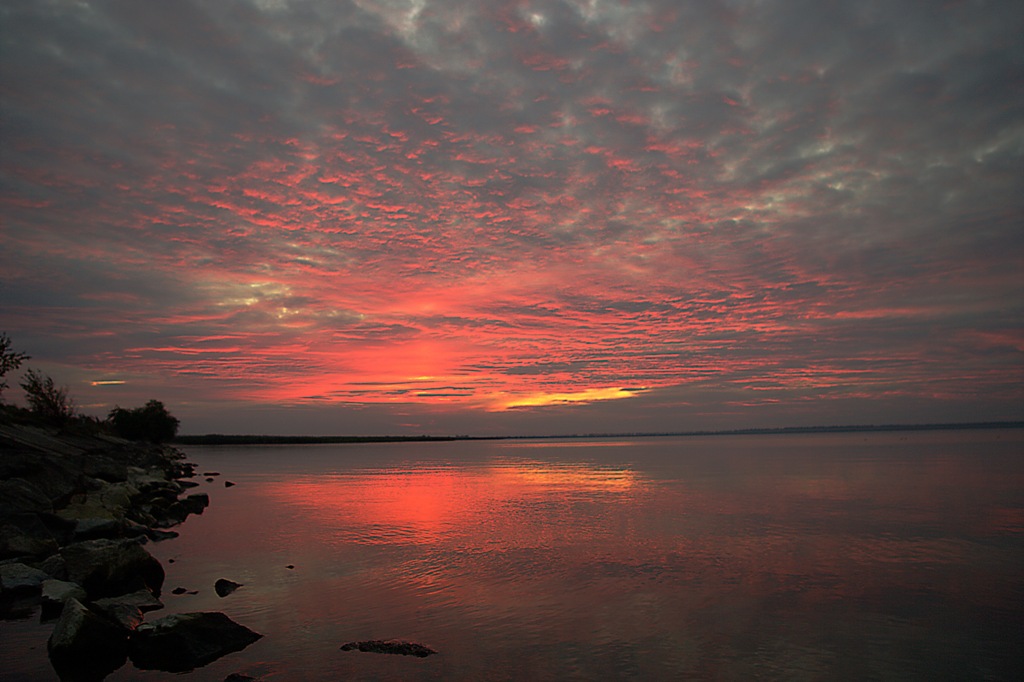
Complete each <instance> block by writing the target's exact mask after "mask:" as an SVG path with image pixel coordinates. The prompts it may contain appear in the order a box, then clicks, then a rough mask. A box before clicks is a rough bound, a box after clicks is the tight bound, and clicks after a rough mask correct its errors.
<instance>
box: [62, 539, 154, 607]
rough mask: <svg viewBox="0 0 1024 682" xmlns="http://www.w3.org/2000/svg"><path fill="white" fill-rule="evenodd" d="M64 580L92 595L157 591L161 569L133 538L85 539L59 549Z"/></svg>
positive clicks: (102, 595)
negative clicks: (64, 565) (64, 567)
mask: <svg viewBox="0 0 1024 682" xmlns="http://www.w3.org/2000/svg"><path fill="white" fill-rule="evenodd" d="M60 553H61V556H63V557H64V561H65V563H66V565H67V577H68V580H71V581H72V582H76V583H78V584H79V585H81V586H82V587H84V588H85V591H86V592H87V593H88V594H89V596H90V597H92V598H98V597H112V596H117V595H119V594H125V593H127V592H135V591H137V590H140V589H143V588H145V589H148V590H149V591H150V592H152V593H153V594H155V595H159V594H160V588H161V587H162V586H163V582H164V568H163V566H161V565H160V562H159V561H157V560H156V559H154V558H153V557H152V556H151V555H150V554H149V552H147V551H146V550H145V549H144V548H143V547H142V545H140V544H139V543H138V542H136V541H135V540H109V539H100V540H86V541H85V542H76V543H74V544H71V545H68V546H67V547H65V548H63V549H62V550H61V552H60Z"/></svg>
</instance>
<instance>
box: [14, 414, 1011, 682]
mask: <svg viewBox="0 0 1024 682" xmlns="http://www.w3.org/2000/svg"><path fill="white" fill-rule="evenodd" d="M186 451H187V452H188V454H189V456H190V459H191V460H192V461H195V462H196V463H197V464H198V466H199V471H218V472H220V475H219V476H217V477H215V480H214V482H213V483H206V482H204V483H203V484H202V486H201V487H200V488H198V490H200V491H204V490H205V491H208V492H209V493H210V497H211V506H210V507H209V509H207V511H206V512H205V513H204V514H203V515H202V516H199V517H190V519H189V520H188V521H187V522H186V523H185V524H184V525H183V526H182V527H181V528H179V530H180V531H181V537H180V538H177V539H174V540H169V541H165V542H162V543H156V544H151V545H150V551H151V552H152V553H153V554H154V555H155V556H156V557H157V558H158V559H160V560H161V561H162V562H163V564H164V567H165V569H166V570H167V581H166V583H165V585H164V602H165V604H166V605H167V608H166V609H164V610H163V611H158V612H154V613H152V614H150V618H155V617H158V616H161V615H166V614H168V613H174V612H184V611H207V610H215V611H224V612H225V613H227V614H228V615H229V616H231V617H232V618H233V619H235V620H236V621H238V622H240V623H242V624H244V625H246V626H248V627H250V628H252V629H254V630H256V631H257V632H260V633H262V634H264V635H265V637H264V638H263V639H261V640H260V641H258V642H256V643H255V644H253V645H251V646H250V647H249V648H247V649H245V650H244V651H242V652H238V653H235V654H231V655H229V656H227V657H225V658H222V659H220V660H219V661H216V662H215V663H213V664H211V665H209V666H207V667H206V668H202V669H200V670H197V671H195V672H194V673H191V674H187V675H185V677H186V678H192V679H196V680H223V679H224V677H225V676H227V675H228V674H229V673H232V672H242V673H246V674H249V675H253V676H257V677H259V678H260V679H263V680H281V681H285V680H311V681H312V680H326V679H350V680H395V679H400V680H571V679H581V680H605V679H608V680H614V679H621V680H679V679H690V680H752V679H761V680H825V679H830V680H832V679H841V680H868V679H876V680H914V679H917V680H943V679H948V680H973V679H993V680H1000V679H1005V680H1009V679H1024V677H1021V673H1022V666H1021V663H1020V654H1019V651H1020V647H1021V643H1022V634H1021V633H1022V630H1021V622H1022V621H1021V611H1020V609H1021V605H1022V604H1024V430H1000V431H946V432H902V433H855V434H802V435H768V436H764V435H759V436H735V437H734V436H709V437H685V438H636V439H618V440H612V439H607V440H602V439H595V440H565V441H557V440H514V441H467V442H452V443H402V444H365V445H303V446H256V447H208V448H202V447H190V448H187V449H186ZM197 480H202V478H200V479H197ZM224 480H230V481H232V482H234V483H236V484H237V485H235V486H233V487H227V488H226V487H224V485H223V481H224ZM289 565H291V566H294V568H288V566H289ZM218 578H228V579H231V580H234V581H236V582H240V583H244V587H242V588H241V589H239V590H238V591H236V592H235V593H233V594H231V595H229V596H227V597H225V598H223V599H222V598H219V597H217V596H216V594H215V593H214V590H213V584H214V582H215V581H216V580H217V579H218ZM178 586H181V587H185V588H187V589H189V590H198V594H195V595H190V594H185V595H181V596H174V595H172V594H171V593H170V592H171V590H172V589H173V588H175V587H178ZM50 627H52V626H50V625H39V624H38V615H37V616H36V617H35V619H34V620H29V621H24V622H21V623H3V624H0V637H2V638H3V640H4V641H5V642H6V644H0V654H2V655H3V658H2V659H0V660H2V661H3V662H2V663H0V677H4V675H3V674H2V673H3V671H4V670H8V671H10V672H12V675H11V676H10V679H51V677H52V673H51V672H50V670H49V668H48V666H46V665H45V661H42V662H39V661H38V660H34V659H33V656H31V655H28V656H20V655H19V654H17V652H18V651H23V650H24V648H25V647H26V646H35V647H36V649H34V650H33V651H36V652H38V651H39V647H42V651H43V653H44V654H45V639H46V636H47V635H48V633H49V629H50ZM389 638H397V639H403V640H409V641H414V642H419V643H422V644H425V645H427V646H429V647H431V648H433V649H436V650H437V651H439V652H440V654H439V655H437V656H431V657H429V658H425V659H420V658H413V657H404V656H392V655H382V654H372V653H359V652H345V651H340V650H339V647H340V646H341V645H342V644H344V643H345V642H349V641H352V640H367V639H389ZM19 647H20V649H19ZM15 657H17V658H18V660H15ZM35 658H36V659H38V658H40V657H39V656H38V655H37V656H35ZM181 678H182V676H181V675H170V674H165V673H153V672H141V671H137V670H134V669H133V668H132V667H131V665H130V664H128V665H127V666H126V667H124V668H122V669H121V670H119V671H117V672H116V673H114V674H113V675H111V676H110V677H109V678H108V679H110V680H136V679H139V680H178V681H179V682H180V680H181ZM4 679H8V677H4Z"/></svg>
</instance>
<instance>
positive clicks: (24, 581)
mask: <svg viewBox="0 0 1024 682" xmlns="http://www.w3.org/2000/svg"><path fill="white" fill-rule="evenodd" d="M49 577H50V576H48V575H47V574H46V573H43V572H42V571H40V570H39V569H38V568H32V567H31V566H26V565H25V564H19V563H11V564H3V565H0V591H3V592H11V593H17V592H38V591H39V589H40V587H41V585H42V582H43V581H44V580H46V579H48V578H49Z"/></svg>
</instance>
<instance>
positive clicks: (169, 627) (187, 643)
mask: <svg viewBox="0 0 1024 682" xmlns="http://www.w3.org/2000/svg"><path fill="white" fill-rule="evenodd" d="M262 636H263V635H260V634H258V633H256V632H253V631H252V630H250V629H249V628H247V627H245V626H244V625H239V624H238V623H236V622H234V621H233V620H231V619H230V618H228V617H227V616H226V615H224V614H223V613H217V612H205V613H179V614H175V615H172V616H166V617H164V618H161V619H159V620H155V621H153V622H151V623H143V624H142V625H140V626H139V627H138V629H137V630H136V631H135V633H134V634H133V636H132V638H131V642H130V646H129V653H128V655H129V656H130V658H131V660H132V663H134V664H135V667H137V668H140V669H143V670H163V671H166V672H186V671H188V670H192V669H194V668H199V667H201V666H204V665H206V664H207V663H210V662H212V661H215V660H217V659H218V658H220V657H221V656H224V655H225V654H229V653H232V652H234V651H241V650H242V649H244V648H245V647H247V646H249V645H250V644H252V643H253V642H255V641H256V640H258V639H259V638H260V637H262Z"/></svg>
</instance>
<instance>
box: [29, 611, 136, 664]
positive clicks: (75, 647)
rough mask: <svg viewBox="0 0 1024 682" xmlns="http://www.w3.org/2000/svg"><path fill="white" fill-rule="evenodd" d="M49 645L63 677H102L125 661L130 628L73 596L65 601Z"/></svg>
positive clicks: (51, 657)
mask: <svg viewBox="0 0 1024 682" xmlns="http://www.w3.org/2000/svg"><path fill="white" fill-rule="evenodd" d="M46 648H47V651H48V652H49V654H50V662H51V663H53V667H54V668H55V669H56V670H57V673H58V674H59V675H60V676H61V677H62V678H65V677H68V676H70V675H73V679H102V678H103V677H104V676H105V675H106V674H107V673H110V672H113V671H114V670H117V669H118V668H119V667H121V665H123V664H124V662H125V658H126V655H127V652H128V631H127V630H125V629H123V628H120V627H118V626H116V625H114V624H113V623H111V622H110V621H108V620H107V619H106V618H104V617H102V616H100V615H98V614H96V613H94V612H93V611H91V610H89V609H88V608H86V607H85V606H84V605H83V604H82V602H80V601H78V600H77V599H75V598H71V599H68V600H67V602H65V604H64V609H63V610H62V611H61V614H60V619H59V620H58V621H57V624H56V625H55V626H54V628H53V632H52V633H50V639H49V641H48V642H47V646H46Z"/></svg>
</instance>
